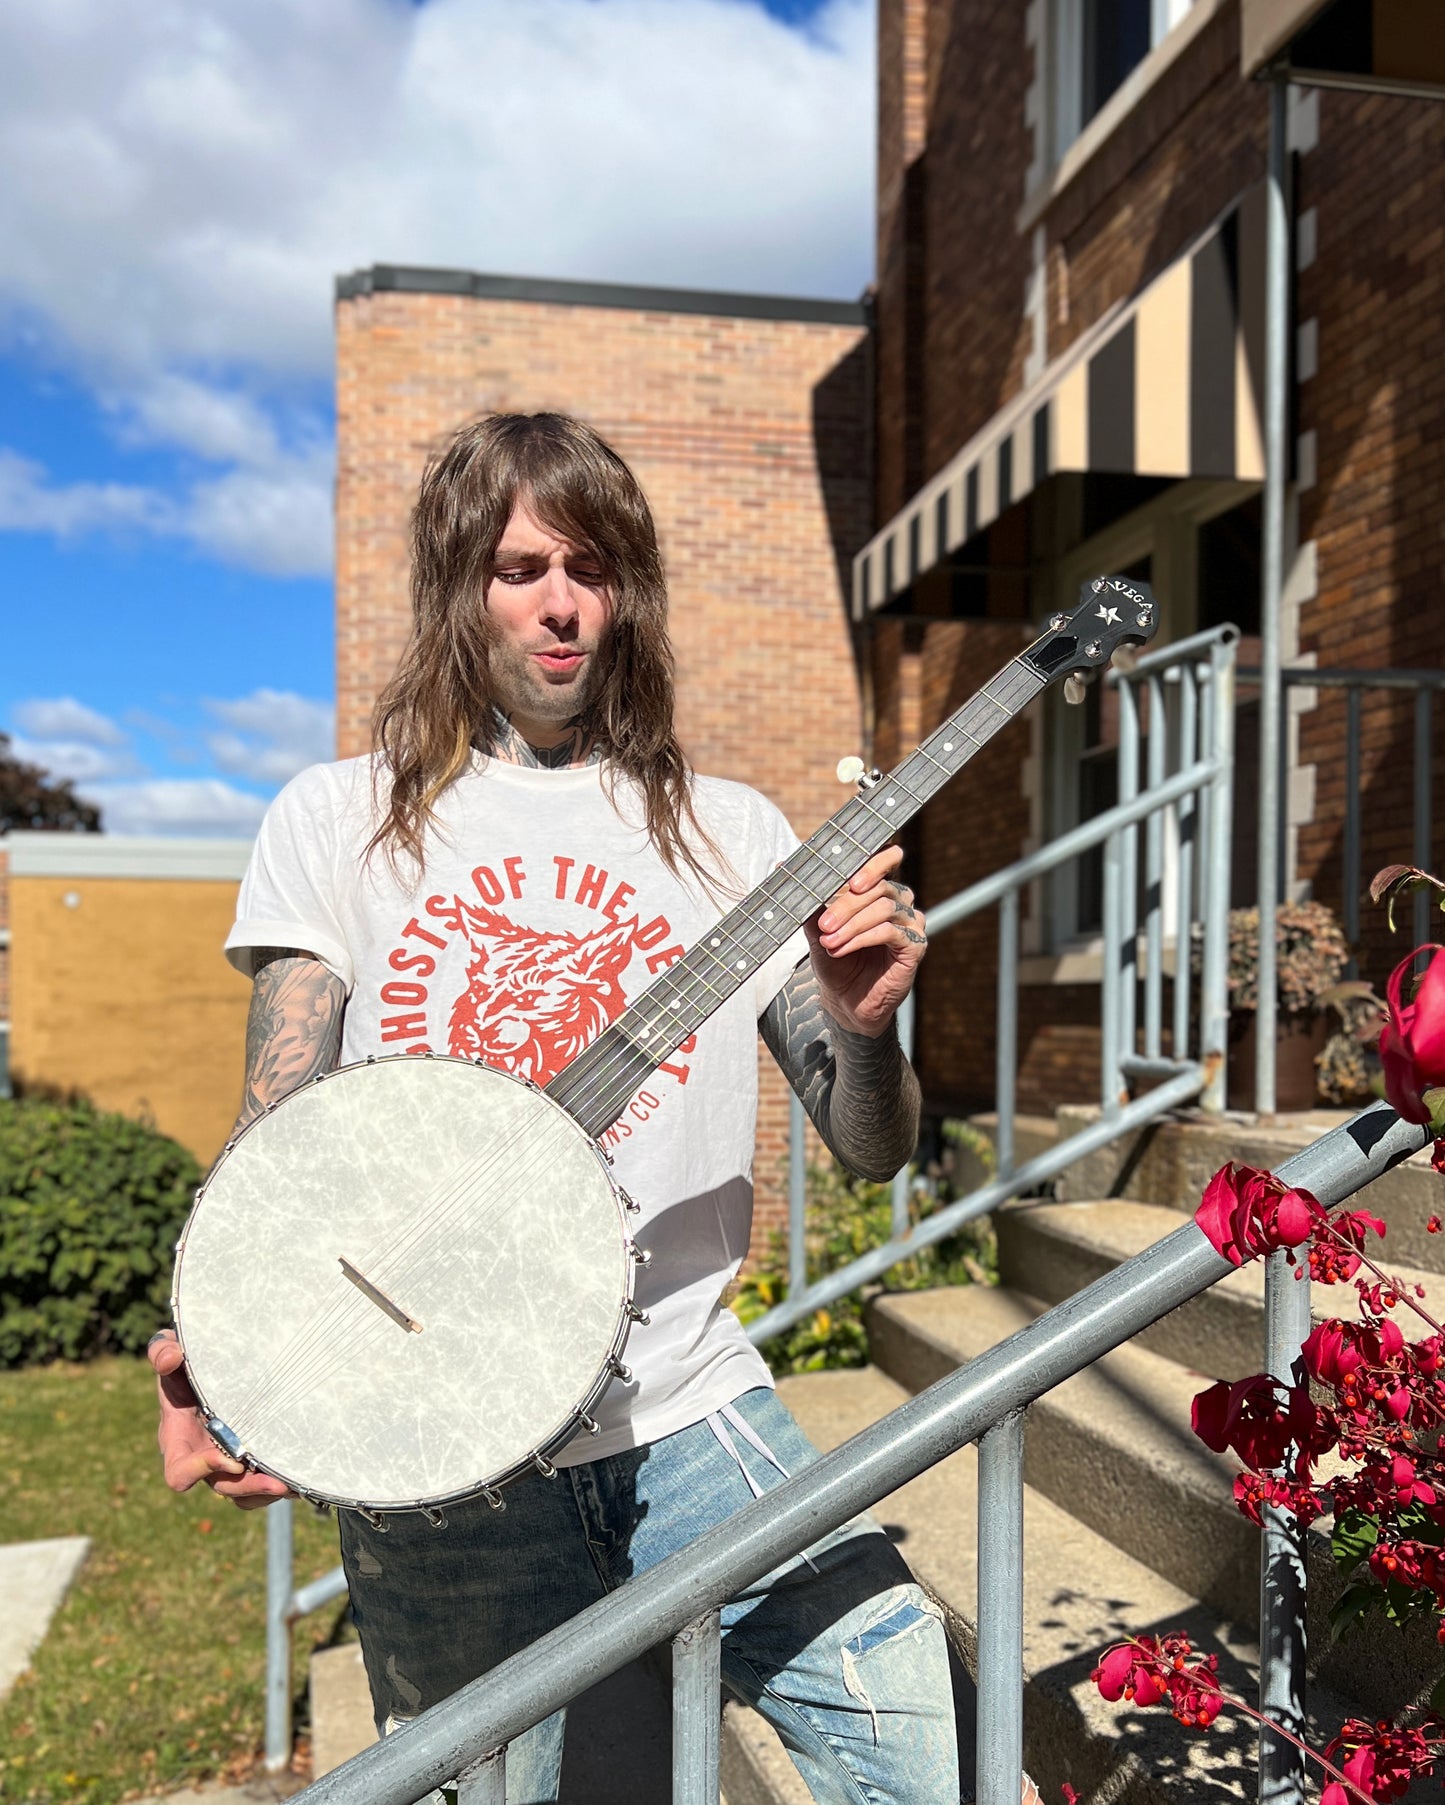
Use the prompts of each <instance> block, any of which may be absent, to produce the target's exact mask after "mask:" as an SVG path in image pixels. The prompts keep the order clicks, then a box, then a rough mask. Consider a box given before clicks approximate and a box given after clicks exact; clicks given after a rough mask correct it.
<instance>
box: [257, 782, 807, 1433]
mask: <svg viewBox="0 0 1445 1805" xmlns="http://www.w3.org/2000/svg"><path fill="white" fill-rule="evenodd" d="M616 800H617V805H618V806H617V807H614V806H613V803H612V801H611V800H610V799H609V797H608V794H607V791H606V789H605V787H604V785H603V783H602V779H601V774H600V770H599V767H597V766H595V765H592V766H587V767H585V768H583V769H580V770H563V771H548V770H535V769H532V768H530V767H527V768H524V767H521V766H517V765H509V764H503V763H500V762H498V761H496V760H488V759H483V758H482V757H481V756H480V755H478V756H477V757H476V758H475V759H474V761H473V764H472V767H471V768H470V769H469V770H468V771H467V772H465V773H463V775H462V776H461V777H460V778H459V779H458V780H457V782H456V783H455V784H454V785H453V786H452V787H451V788H450V789H449V790H448V791H447V792H446V794H445V795H444V796H443V797H442V798H441V801H440V804H439V808H438V827H437V828H436V829H434V830H433V831H432V832H431V833H430V834H429V835H428V838H427V842H426V864H425V874H424V875H423V876H416V875H415V867H414V866H404V867H403V869H402V877H401V879H400V880H399V879H398V877H397V875H396V874H395V873H394V872H393V871H392V869H391V867H390V865H389V864H388V862H387V860H386V858H385V856H384V855H383V854H380V853H378V854H376V855H374V856H373V857H372V858H371V859H370V861H364V858H363V854H364V849H365V847H366V845H367V842H368V841H369V840H370V839H371V836H372V834H373V832H374V831H375V827H376V816H375V814H374V811H373V802H372V794H371V761H370V760H369V759H366V758H354V759H346V760H343V761H342V762H340V763H338V764H329V765H313V766H312V767H311V768H310V769H309V770H306V771H303V772H301V774H300V775H299V776H298V777H295V778H293V779H292V781H291V782H290V783H289V784H287V786H286V788H285V789H284V790H282V792H281V794H280V795H279V796H278V797H277V798H276V800H275V801H274V802H273V803H272V805H271V807H270V808H269V809H268V811H267V813H266V818H265V820H264V821H263V822H262V824H261V831H260V834H259V836H258V838H257V841H256V847H255V851H254V852H253V854H252V857H251V862H250V865H249V867H248V869H247V872H246V876H245V878H244V879H243V881H242V884H241V892H240V896H239V898H238V902H237V919H236V925H235V927H234V928H233V929H232V930H231V933H230V935H229V936H228V938H227V940H226V953H227V956H228V958H230V960H231V962H232V963H233V964H234V965H235V966H236V967H237V968H238V969H239V970H240V971H242V972H244V973H246V974H247V975H248V976H249V975H250V973H251V969H252V966H251V953H250V949H251V948H253V947H258V946H294V947H298V948H301V949H303V950H304V951H306V952H309V953H314V954H315V956H316V957H317V958H318V959H320V960H321V962H322V963H323V964H324V965H326V966H327V967H328V969H329V970H331V971H333V972H334V973H335V974H336V976H337V977H338V978H340V979H341V981H342V983H343V984H344V985H345V986H346V991H347V1004H346V1015H345V1022H344V1028H343V1035H342V1046H341V1063H342V1064H351V1063H353V1062H355V1061H357V1060H362V1059H365V1058H366V1057H367V1055H368V1054H392V1053H406V1052H421V1051H425V1050H429V1051H432V1052H434V1053H455V1054H458V1055H460V1056H463V1057H466V1058H475V1057H477V1056H479V1055H480V1056H481V1057H482V1058H483V1059H485V1060H486V1061H487V1062H488V1063H489V1064H492V1065H499V1066H503V1067H505V1068H506V1069H507V1070H509V1071H513V1072H516V1073H518V1074H520V1075H521V1076H524V1077H528V1078H532V1079H534V1080H536V1081H537V1082H538V1083H539V1084H544V1085H545V1084H546V1083H547V1082H548V1080H549V1079H550V1078H552V1077H553V1076H554V1075H555V1074H556V1072H557V1071H559V1070H561V1068H562V1067H563V1066H565V1065H566V1064H567V1063H569V1061H570V1060H571V1059H572V1058H573V1057H574V1056H575V1055H576V1054H577V1053H578V1052H579V1051H580V1050H581V1049H582V1047H583V1046H585V1045H587V1044H588V1043H589V1042H590V1041H592V1040H593V1039H594V1038H595V1037H596V1036H597V1034H599V1033H600V1032H601V1031H602V1030H603V1029H604V1028H605V1027H607V1025H608V1024H609V1022H611V1021H613V1020H615V1019H616V1017H617V1016H618V1015H619V1014H620V1013H621V1012H622V1010H623V1008H624V1007H626V1006H627V1005H629V1004H631V1003H633V1002H635V1001H636V999H637V998H638V996H639V995H640V994H641V993H642V991H643V990H644V989H645V988H646V987H647V985H648V984H650V983H651V982H652V979H653V978H654V977H655V976H656V975H657V974H658V973H659V972H661V971H662V970H664V969H665V968H666V966H667V965H669V964H671V963H673V962H674V961H675V960H677V959H679V958H680V957H681V956H682V954H683V952H684V951H686V950H687V949H688V948H689V947H691V946H692V944H693V943H694V941H696V940H697V939H698V937H699V936H700V935H701V934H702V933H703V932H704V931H705V930H706V929H708V928H709V927H711V926H712V924H713V923H714V922H715V921H716V920H717V919H718V917H719V915H720V914H721V913H722V912H723V909H724V908H726V907H728V906H730V903H731V901H732V900H735V896H733V897H727V898H723V899H717V898H710V897H709V896H708V895H707V893H706V891H705V890H704V889H703V887H702V886H701V885H700V884H698V883H697V881H696V880H692V881H689V882H683V881H682V880H680V879H678V878H676V877H674V876H673V875H672V873H671V872H669V871H668V869H667V867H666V866H665V865H664V864H663V863H662V861H661V859H660V858H658V856H657V854H656V852H655V851H654V850H653V848H652V845H651V843H650V841H649V840H648V838H647V835H646V832H645V831H644V830H643V828H642V827H641V825H640V823H641V820H642V811H641V804H640V799H639V797H638V795H637V792H636V791H635V789H634V788H633V787H632V786H631V785H630V784H628V783H626V782H619V784H618V786H617V793H616ZM694 805H695V807H696V810H697V813H698V817H699V819H700V820H701V821H702V823H703V824H704V826H705V827H706V828H707V830H708V832H709V834H710V835H711V836H712V838H713V840H714V842H715V843H716V844H717V845H718V846H719V847H721V848H722V850H723V851H724V853H725V854H726V856H727V858H728V860H729V861H730V862H731V865H732V867H733V870H734V872H735V873H736V878H737V883H736V887H735V895H740V894H743V893H745V892H746V891H748V890H751V889H752V888H753V887H754V886H755V885H757V884H758V883H760V882H761V881H762V880H763V878H765V877H766V876H767V875H768V873H769V872H770V871H772V869H773V868H774V866H776V865H777V863H778V862H779V860H781V859H784V858H786V857H787V855H788V854H789V853H790V852H791V851H792V850H793V848H794V847H795V846H796V845H797V838H796V836H795V835H794V833H793V831H792V829H791V828H790V827H789V826H788V824H787V822H786V820H785V819H784V818H783V816H782V815H781V814H780V813H779V811H778V810H777V809H776V808H774V807H773V805H772V804H771V803H770V802H768V801H767V799H766V798H765V797H763V796H760V795H759V794H758V793H757V792H756V791H754V790H750V789H747V788H745V787H744V786H743V785H741V784H736V783H728V782H725V781H723V780H722V779H720V778H713V777H699V778H698V779H697V780H696V788H695V791H694ZM729 888H730V889H732V888H733V886H732V885H731V884H730V885H729ZM806 953H807V942H806V940H805V939H804V937H803V935H802V933H801V931H799V932H798V933H797V934H796V935H795V936H794V937H793V938H792V939H791V940H789V941H788V942H787V944H786V945H784V946H783V947H782V948H780V950H779V951H778V952H777V953H776V954H775V955H774V956H773V957H772V958H771V959H770V960H769V961H768V962H767V964H766V965H764V966H763V967H762V969H761V970H760V971H759V972H758V973H757V974H756V975H755V977H754V978H753V979H752V981H751V982H750V983H747V984H745V985H744V986H743V988H742V989H741V990H739V991H737V992H735V993H734V994H733V996H732V997H731V998H729V1000H728V1001H727V1002H726V1003H724V1004H723V1005H722V1006H721V1007H720V1008H719V1009H718V1011H717V1012H716V1013H715V1014H714V1015H712V1016H711V1017H709V1019H708V1020H707V1021H706V1022H705V1023H704V1024H703V1026H702V1027H701V1028H700V1029H699V1030H698V1032H697V1034H696V1035H695V1036H694V1037H693V1038H692V1041H691V1042H688V1041H685V1042H684V1043H683V1045H682V1046H681V1047H680V1048H679V1049H678V1050H677V1051H676V1052H675V1053H673V1054H672V1055H670V1057H669V1058H668V1060H667V1062H666V1063H665V1064H664V1065H663V1066H661V1067H660V1068H659V1069H658V1070H656V1071H655V1072H654V1073H653V1074H652V1075H651V1076H650V1077H649V1078H648V1079H647V1080H646V1082H645V1083H643V1084H642V1085H641V1086H640V1087H639V1089H638V1090H637V1092H636V1093H635V1095H634V1096H633V1098H632V1100H631V1101H630V1102H629V1103H628V1105H627V1106H626V1108H625V1109H624V1111H623V1113H622V1115H621V1117H620V1119H619V1120H618V1122H617V1123H616V1125H615V1126H614V1127H613V1128H611V1129H609V1130H608V1131H607V1132H606V1133H605V1134H604V1135H603V1137H602V1141H603V1145H604V1146H606V1147H607V1148H608V1150H609V1151H610V1152H611V1153H612V1155H613V1157H614V1160H615V1168H614V1170H615V1176H616V1178H617V1180H618V1182H619V1183H620V1184H621V1185H622V1186H623V1187H624V1189H625V1190H626V1191H627V1192H628V1193H629V1195H630V1196H631V1197H632V1198H633V1199H634V1201H635V1202H636V1203H638V1204H640V1205H641V1207H642V1213H641V1215H639V1216H637V1217H634V1218H633V1222H634V1229H633V1233H634V1237H635V1239H636V1240H637V1242H638V1243H639V1244H640V1245H641V1246H643V1247H645V1248H647V1249H648V1250H649V1251H650V1252H651V1255H652V1259H651V1262H650V1264H649V1265H648V1266H646V1267H643V1268H641V1269H639V1271H638V1275H637V1302H638V1304H639V1305H640V1306H641V1307H642V1308H643V1309H645V1310H646V1311H648V1313H649V1314H650V1316H651V1319H652V1320H651V1323H650V1324H649V1325H647V1326H646V1327H638V1328H636V1329H634V1331H633V1333H632V1335H631V1338H630V1339H629V1341H628V1344H627V1353H626V1360H627V1364H628V1366H629V1367H630V1368H631V1372H632V1378H631V1380H630V1382H628V1383H625V1384H624V1383H623V1382H621V1381H618V1380H614V1381H613V1383H612V1384H611V1385H610V1386H609V1387H608V1389H607V1391H606V1392H605V1393H604V1395H603V1398H602V1402H601V1405H600V1407H599V1409H598V1411H597V1412H596V1414H597V1417H598V1420H599V1422H600V1425H601V1433H600V1434H598V1435H596V1436H586V1435H584V1436H581V1437H578V1438H577V1439H574V1441H573V1442H571V1443H570V1444H569V1446H568V1447H567V1448H566V1449H565V1450H564V1451H563V1452H562V1453H561V1454H560V1455H558V1456H556V1457H555V1458H556V1459H557V1461H558V1463H559V1464H561V1465H569V1464H577V1463H580V1462H582V1461H586V1460H592V1459H595V1458H598V1457H600V1456H603V1455H607V1454H615V1453H618V1452H621V1451H622V1450H624V1449H626V1448H632V1447H637V1446H639V1445H641V1444H642V1443H644V1442H650V1441H655V1440H657V1439H658V1438H659V1437H661V1436H664V1435H670V1434H672V1433H674V1432H675V1431H676V1430H678V1429H684V1428H686V1427H688V1426H689V1425H690V1424H692V1423H695V1422H699V1421H701V1420H702V1418H703V1417H705V1416H707V1415H708V1414H709V1413H710V1412H712V1411H715V1410H717V1409H718V1408H720V1407H721V1406H722V1405H724V1404H727V1403H730V1402H731V1401H732V1400H733V1399H734V1398H736V1397H739V1396H741V1394H742V1393H743V1392H745V1391H748V1390H750V1389H751V1388H752V1387H754V1386H757V1385H768V1384H771V1380H770V1378H769V1375H768V1370H767V1367H766V1366H765V1364H764V1363H763V1361H762V1359H761V1358H760V1356H759V1355H758V1353H757V1351H756V1350H755V1349H754V1348H753V1347H752V1345H751V1344H750V1343H749V1341H748V1340H747V1337H746V1336H745V1335H744V1333H743V1331H742V1328H741V1327H740V1325H739V1324H738V1321H737V1319H736V1318H735V1317H734V1316H733V1314H732V1312H731V1311H730V1310H727V1309H724V1308H723V1307H722V1305H721V1303H720V1298H721V1294H722V1292H723V1290H724V1288H725V1287H726V1286H727V1284H728V1283H729V1282H730V1281H731V1280H732V1279H733V1278H734V1277H735V1276H736V1275H737V1271H738V1267H739V1265H740V1264H741V1262H742V1260H743V1257H744V1255H745V1254H746V1253H747V1249H748V1239H749V1234H750V1231H751V1226H752V1203H753V1192H752V1156H753V1140H754V1131H755V1125H756V1116H757V1018H758V1016H759V1015H761V1013H762V1012H763V1010H764V1009H766V1008H767V1006H768V1004H769V1003H770V1002H771V1001H772V1000H773V998H774V997H775V996H776V995H777V993H778V991H779V990H781V988H782V986H783V984H784V983H785V982H786V980H787V978H788V976H789V974H790V973H791V972H792V970H793V968H794V966H795V965H796V964H797V963H798V961H799V960H800V959H801V958H803V957H805V956H806Z"/></svg>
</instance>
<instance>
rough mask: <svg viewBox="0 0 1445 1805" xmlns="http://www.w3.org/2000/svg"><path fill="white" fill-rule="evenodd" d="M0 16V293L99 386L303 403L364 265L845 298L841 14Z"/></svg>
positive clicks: (469, 7) (383, 3) (854, 160)
mask: <svg viewBox="0 0 1445 1805" xmlns="http://www.w3.org/2000/svg"><path fill="white" fill-rule="evenodd" d="M7 10H8V22H6V23H4V24H0V165H3V167H4V168H5V169H6V170H7V180H6V183H5V185H4V190H3V192H0V242H3V243H4V244H5V247H6V257H5V275H4V277H3V289H0V292H3V296H4V299H5V301H6V302H8V304H9V306H10V308H11V309H12V310H14V313H15V315H16V317H20V318H28V319H30V320H31V321H34V322H38V323H39V324H40V326H41V327H42V329H44V330H48V331H49V332H50V333H51V334H53V335H54V336H55V337H56V338H57V339H58V341H59V342H60V343H61V344H62V346H64V347H66V348H68V349H69V350H71V351H73V352H74V353H75V354H77V355H79V356H81V357H84V358H89V359H92V360H94V361H95V363H96V364H97V366H98V367H101V368H103V369H105V370H107V371H110V372H113V373H114V372H126V371H129V372H131V373H133V374H134V375H135V376H137V377H139V378H141V379H142V380H144V379H147V378H155V377H157V376H159V375H160V374H161V373H163V372H170V373H174V372H176V371H179V370H184V369H187V368H189V369H197V368H205V367H215V366H218V365H225V366H229V367H235V366H236V365H237V364H241V365H245V366H247V367H249V368H253V369H255V370H258V371H266V372H273V373H278V374H289V373H295V372H304V373H306V374H307V375H311V376H321V377H325V376H326V375H327V374H328V372H329V367H330V355H331V348H330V307H329V301H330V292H331V279H332V277H333V276H334V275H335V274H336V273H337V272H339V271H343V270H347V269H351V268H354V267H357V266H361V265H366V264H371V263H374V262H394V263H415V264H443V265H447V264H450V265H457V266H461V267H464V268H472V269H484V270H494V271H503V272H512V273H518V274H532V275H551V276H575V277H590V278H600V279H616V280H627V281H634V282H661V283H680V284H691V285H697V286H705V287H727V288H759V289H767V290H778V291H782V292H792V293H808V294H813V293H823V294H845V295H853V294H856V293H857V292H858V290H859V289H860V288H861V287H862V285H863V283H864V282H865V281H866V280H867V277H868V274H869V272H870V268H871V233H872V222H871V201H872V136H873V117H874V99H873V90H872V55H873V51H872V37H873V22H872V7H871V5H869V4H867V0H830V3H829V4H827V5H826V6H825V7H824V8H823V9H822V10H821V11H820V12H819V13H818V14H816V15H815V17H814V20H813V22H812V25H811V26H810V28H809V29H808V30H807V31H806V32H805V31H801V30H798V29H795V28H791V27H788V26H785V25H783V24H782V23H780V22H779V21H777V20H776V19H773V18H772V17H770V16H769V15H768V14H767V13H765V12H764V11H763V9H762V7H761V6H760V5H756V4H751V3H747V0H605V3H603V4H599V3H597V0H527V3H526V4H525V5H518V4H517V3H516V0H430V3H429V4H427V5H425V6H422V7H412V6H405V5H402V4H399V3H398V0H250V3H249V4H248V5H246V6H245V7H236V6H234V5H231V4H228V3H227V0H150V3H149V4H148V5H147V6H145V7H143V8H136V7H132V6H116V5H115V4H114V3H113V0H51V4H48V5H46V6H44V7H29V8H12V9H7ZM173 399H174V398H173ZM156 405H157V406H160V405H161V404H159V403H158V404H156ZM141 411H142V412H144V411H145V410H144V409H142V410H141Z"/></svg>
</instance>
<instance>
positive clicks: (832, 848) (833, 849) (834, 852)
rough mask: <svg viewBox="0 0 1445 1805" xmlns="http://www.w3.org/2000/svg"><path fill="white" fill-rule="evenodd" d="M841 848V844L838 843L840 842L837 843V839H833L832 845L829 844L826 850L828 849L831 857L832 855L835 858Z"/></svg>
mask: <svg viewBox="0 0 1445 1805" xmlns="http://www.w3.org/2000/svg"><path fill="white" fill-rule="evenodd" d="M842 850H843V848H842V846H841V845H840V844H839V843H838V841H837V840H835V841H834V842H833V844H832V845H831V846H830V847H829V848H828V851H829V852H830V853H831V854H832V855H833V857H834V858H837V856H838V854H839V853H840V852H841V851H842Z"/></svg>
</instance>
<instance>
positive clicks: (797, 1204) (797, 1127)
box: [788, 1093, 808, 1297]
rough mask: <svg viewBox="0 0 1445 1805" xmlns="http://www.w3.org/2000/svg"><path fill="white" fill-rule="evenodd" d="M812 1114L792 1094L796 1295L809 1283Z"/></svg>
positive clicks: (791, 1286)
mask: <svg viewBox="0 0 1445 1805" xmlns="http://www.w3.org/2000/svg"><path fill="white" fill-rule="evenodd" d="M807 1127H808V1117H807V1112H806V1111H805V1110H804V1108H803V1105H802V1104H801V1103H800V1102H799V1101H798V1098H797V1097H796V1095H793V1094H792V1093H790V1094H789V1097H788V1295H789V1297H795V1296H796V1295H797V1294H798V1292H800V1291H801V1290H802V1289H803V1287H804V1285H806V1284H807V1282H808V1243H807V1233H808V1225H807V1202H808V1172H807V1166H806V1163H805V1159H806V1153H807V1144H806V1141H805V1139H804V1136H805V1135H806V1133H807Z"/></svg>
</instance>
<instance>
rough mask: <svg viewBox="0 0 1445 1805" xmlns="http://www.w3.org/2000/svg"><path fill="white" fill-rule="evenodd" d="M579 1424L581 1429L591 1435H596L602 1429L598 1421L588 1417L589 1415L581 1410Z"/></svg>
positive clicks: (578, 1418) (578, 1414)
mask: <svg viewBox="0 0 1445 1805" xmlns="http://www.w3.org/2000/svg"><path fill="white" fill-rule="evenodd" d="M577 1422H578V1425H579V1427H581V1428H583V1429H585V1430H586V1431H587V1433H588V1434H589V1435H596V1434H597V1432H598V1431H599V1430H600V1428H601V1427H602V1425H601V1424H600V1423H599V1422H598V1421H597V1419H596V1418H595V1417H590V1416H588V1414H587V1412H586V1411H585V1410H579V1411H578V1412H577Z"/></svg>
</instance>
